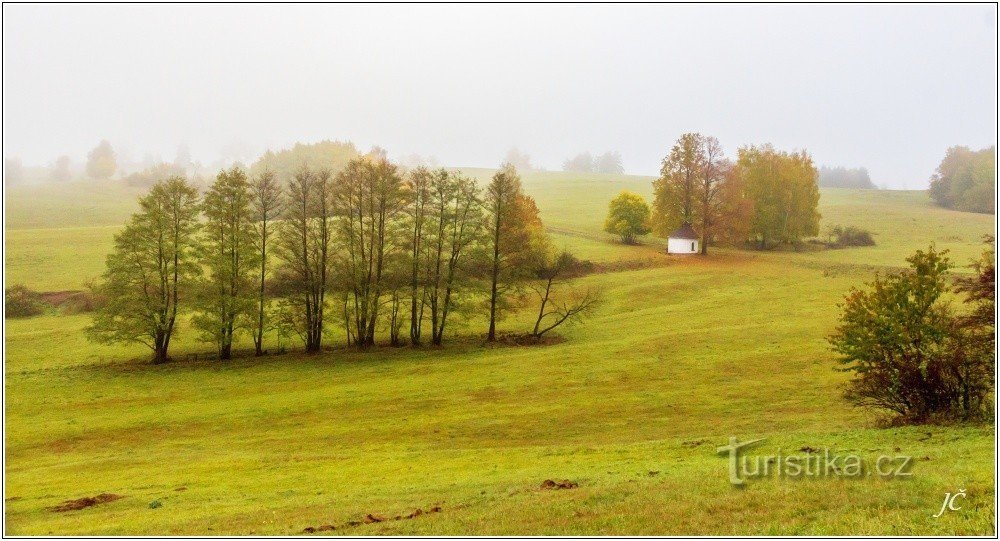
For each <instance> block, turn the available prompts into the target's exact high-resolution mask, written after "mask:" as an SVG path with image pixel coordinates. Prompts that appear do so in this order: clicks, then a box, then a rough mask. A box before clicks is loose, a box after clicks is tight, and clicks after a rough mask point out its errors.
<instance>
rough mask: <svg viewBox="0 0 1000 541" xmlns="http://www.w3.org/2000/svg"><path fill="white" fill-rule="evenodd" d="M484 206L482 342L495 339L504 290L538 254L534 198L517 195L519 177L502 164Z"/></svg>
mask: <svg viewBox="0 0 1000 541" xmlns="http://www.w3.org/2000/svg"><path fill="white" fill-rule="evenodd" d="M484 199H485V201H484V206H485V208H486V213H487V224H488V228H489V231H488V234H489V240H488V241H487V244H488V250H489V254H488V256H487V258H488V260H489V269H488V271H487V274H488V278H489V281H490V324H489V331H488V333H487V335H486V339H487V340H488V341H490V342H492V341H494V340H496V322H497V317H498V316H499V315H500V314H501V313H502V311H503V310H504V308H505V305H506V304H507V301H508V299H507V298H506V293H507V291H508V290H509V289H510V288H511V287H513V286H515V285H516V284H517V283H518V281H519V279H520V278H522V277H523V274H524V273H525V272H527V271H528V269H530V268H531V266H530V261H531V258H532V257H536V256H537V255H538V254H539V253H540V252H539V246H540V244H541V242H540V241H541V239H543V238H544V234H543V232H542V227H541V226H542V222H541V219H540V218H539V217H538V207H537V206H536V205H535V201H534V199H532V198H530V197H528V196H526V195H524V194H523V193H522V192H521V177H520V176H518V174H517V169H516V168H515V167H514V166H513V165H511V164H509V163H508V164H504V165H503V166H502V167H501V168H500V170H499V171H497V172H496V173H495V174H494V175H493V178H492V180H491V181H490V184H489V185H488V186H487V188H486V194H485V198H484Z"/></svg>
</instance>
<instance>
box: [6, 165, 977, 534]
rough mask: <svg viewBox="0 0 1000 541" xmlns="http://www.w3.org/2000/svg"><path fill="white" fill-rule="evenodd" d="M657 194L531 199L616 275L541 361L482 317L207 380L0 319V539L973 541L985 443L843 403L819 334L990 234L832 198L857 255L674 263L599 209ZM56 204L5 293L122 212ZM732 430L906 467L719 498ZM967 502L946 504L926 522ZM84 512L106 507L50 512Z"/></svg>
mask: <svg viewBox="0 0 1000 541" xmlns="http://www.w3.org/2000/svg"><path fill="white" fill-rule="evenodd" d="M468 172H469V173H470V174H472V175H476V176H479V177H482V176H483V175H485V174H487V173H488V172H486V171H485V170H469V171H468ZM650 182H651V179H650V178H647V177H625V178H618V177H613V176H605V175H584V176H581V175H575V174H565V173H539V174H533V175H528V176H526V178H525V179H524V186H525V189H526V191H527V192H528V193H529V194H530V195H532V196H534V197H535V198H536V200H537V202H538V205H539V208H540V209H541V213H542V218H543V220H544V222H545V224H546V226H547V227H549V228H550V230H551V231H552V232H553V234H554V238H555V240H556V242H557V243H559V244H562V245H566V246H567V247H570V248H571V249H573V250H575V251H576V252H577V253H579V254H580V255H581V256H582V257H585V258H588V259H592V260H594V261H604V262H622V263H621V264H620V265H619V266H618V267H614V266H612V267H613V268H622V269H629V268H631V269H634V270H622V271H619V272H606V273H600V274H593V275H590V276H588V277H586V278H584V280H586V281H588V282H589V283H594V284H599V285H600V286H602V287H603V288H604V290H605V291H606V294H607V300H606V302H605V304H604V305H603V306H602V307H601V308H600V309H599V311H598V312H597V313H596V314H595V315H594V316H593V317H591V318H590V319H588V320H587V321H585V322H584V323H582V324H580V325H578V326H575V327H572V328H570V329H568V330H566V331H565V332H564V333H563V337H564V338H565V340H564V341H562V342H559V343H556V344H552V345H546V346H533V347H512V346H509V347H496V348H487V347H484V346H483V345H482V343H481V340H480V338H479V336H480V335H481V333H482V332H483V330H484V329H482V328H481V327H482V325H477V324H476V322H475V321H474V322H473V323H472V324H471V325H470V326H468V327H466V328H463V329H460V330H459V332H460V334H462V335H463V338H461V339H458V340H455V341H452V342H451V343H450V344H447V345H446V346H445V347H443V348H441V349H430V348H427V349H420V350H411V349H409V348H402V349H389V348H379V349H378V350H377V351H374V352H368V353H357V352H353V351H345V350H340V349H335V350H333V351H330V352H327V353H325V354H323V355H320V356H313V357H306V356H302V355H300V354H298V353H287V354H283V355H274V356H269V357H265V358H262V359H237V360H234V361H231V362H227V363H219V362H216V361H207V360H196V359H193V358H191V357H190V354H193V353H198V352H202V353H203V352H205V351H206V347H205V346H204V345H201V344H198V343H196V341H195V336H194V335H193V332H191V331H190V330H189V329H187V328H184V329H182V332H181V334H180V336H179V338H178V343H177V350H176V351H174V356H175V357H176V358H177V362H174V363H170V364H166V365H161V366H150V365H148V364H146V363H145V359H143V358H142V356H143V355H144V354H145V353H144V352H143V351H142V350H141V349H139V348H135V347H108V346H98V345H94V344H91V343H88V342H86V340H85V339H84V337H83V332H82V331H83V328H84V327H85V326H86V325H87V324H88V321H89V319H88V317H87V316H85V315H84V316H67V315H56V314H50V315H45V316H40V317H36V318H31V319H26V320H8V321H7V322H6V332H7V339H6V344H5V345H6V349H7V357H6V365H5V374H6V398H7V404H6V405H7V408H6V426H7V442H6V444H7V462H6V468H7V469H6V485H5V497H6V502H7V516H6V528H7V531H6V532H5V533H6V534H8V535H28V534H81V535H147V534H168V535H171V534H173V535H193V534H204V533H208V534H212V535H246V534H256V535H268V534H270V535H298V534H300V533H303V532H304V531H306V532H307V533H308V530H306V529H307V528H314V529H316V528H319V527H321V526H324V525H330V526H334V527H336V529H333V530H323V531H322V532H321V533H333V534H343V535H372V534H392V535H445V534H458V533H472V534H495V535H513V534H558V535H601V534H606V535H614V534H634V535H664V534H682V533H683V534H717V535H745V534H769V535H794V534H809V535H830V534H863V535H864V534H870V535H910V534H914V533H921V534H941V535H951V534H978V535H992V534H993V533H994V531H995V530H994V528H995V525H994V524H993V523H992V518H991V517H992V515H993V509H992V498H993V492H994V476H993V473H994V458H995V455H994V447H993V442H994V437H995V434H994V431H993V429H992V428H991V427H978V426H971V427H963V426H951V427H913V428H880V427H879V426H878V425H877V423H876V421H877V419H875V418H873V417H872V416H870V415H869V414H867V413H865V412H863V411H861V410H858V409H855V408H852V407H851V406H849V405H848V404H847V403H846V402H845V401H844V400H843V399H842V398H841V396H840V393H841V385H842V383H843V382H844V381H845V377H846V376H845V375H844V374H842V373H839V372H836V371H835V370H834V361H833V355H832V353H831V352H830V351H829V348H828V345H827V343H826V338H825V337H826V336H827V335H829V334H830V332H831V331H832V329H833V327H834V325H835V321H836V318H837V314H838V312H837V307H836V304H837V303H838V302H839V301H840V299H841V298H842V297H843V295H844V293H846V292H847V291H848V290H849V288H850V287H851V286H856V285H860V284H861V283H863V282H864V280H865V279H867V278H868V277H870V276H871V275H872V273H873V272H875V271H877V270H879V269H882V268H885V267H895V266H900V265H902V264H903V263H904V262H903V259H904V258H905V257H906V256H907V255H908V254H909V253H911V252H912V251H913V250H915V249H918V248H923V247H926V246H927V245H928V244H929V243H932V242H933V243H935V244H937V246H939V247H943V248H948V249H950V250H951V251H952V254H953V256H954V258H955V259H956V260H957V261H959V262H961V263H963V264H964V263H965V262H966V261H967V260H968V259H970V258H972V257H973V256H975V255H977V254H978V253H979V251H980V238H981V236H982V235H983V234H986V233H989V232H990V231H992V230H993V228H994V224H995V219H994V217H993V216H986V215H979V214H969V213H962V212H954V211H948V210H944V209H941V208H938V207H936V206H933V205H932V204H931V203H930V200H929V199H928V198H927V196H926V194H925V193H923V192H890V191H861V190H858V191H854V190H823V191H822V196H821V200H820V212H821V213H822V214H823V222H822V226H821V227H822V228H825V227H827V226H830V225H834V224H842V225H859V226H862V227H865V228H867V229H870V230H872V231H873V232H874V233H875V235H876V236H875V239H876V242H877V245H876V246H874V247H870V248H856V249H845V250H829V251H810V252H801V253H796V252H776V253H759V252H745V251H739V250H732V249H726V250H714V251H713V252H712V254H711V255H710V256H709V257H706V258H702V257H688V258H684V257H678V256H667V255H664V254H662V253H661V252H662V250H661V246H660V243H659V242H657V241H656V240H655V239H650V240H649V242H648V243H647V244H646V245H644V246H637V247H626V246H621V245H618V244H614V243H612V242H609V241H608V239H607V238H606V236H605V235H604V234H603V233H601V231H600V229H601V224H602V223H603V220H604V213H605V210H606V205H607V202H608V201H609V200H610V199H611V198H612V197H613V196H614V195H616V194H617V193H618V192H619V191H621V190H623V189H628V190H631V191H635V192H638V193H640V194H642V195H644V196H647V197H649V196H650V194H651V186H650ZM73 190H76V188H75V187H67V190H66V193H61V194H59V195H58V197H57V196H56V195H55V194H50V195H51V197H47V198H46V197H42V196H41V195H40V194H34V193H32V192H30V190H24V191H21V190H18V191H15V190H12V191H10V192H8V202H7V205H8V214H9V216H8V223H7V224H6V227H7V253H6V254H5V257H6V264H7V273H8V275H7V284H8V285H10V284H13V283H24V284H26V285H28V286H30V287H33V288H36V289H39V290H47V291H53V290H63V289H77V288H80V287H82V285H83V284H84V283H85V282H86V281H87V280H88V279H90V278H93V277H96V276H97V275H98V274H99V273H100V271H101V269H102V265H103V257H104V254H105V253H106V252H107V250H108V249H109V248H110V239H111V235H112V233H113V231H114V230H115V229H116V227H117V224H118V223H120V222H121V221H122V220H123V219H124V217H126V216H127V215H128V213H129V212H130V211H131V209H132V208H133V205H134V201H133V200H132V199H129V198H126V197H124V196H125V195H129V196H131V195H132V194H128V193H126V191H125V190H124V189H123V191H122V192H121V193H118V195H109V194H114V193H115V192H110V191H104V190H91V189H83V188H81V189H79V190H77V191H73ZM119 195H120V196H122V197H118V196H119ZM78 207H79V208H84V209H91V210H88V211H86V212H83V211H81V212H77V211H75V210H72V209H77V208H78ZM530 316H531V315H530V314H528V313H523V314H518V315H515V316H514V317H512V318H510V319H508V320H506V321H504V322H503V324H502V328H504V329H523V328H525V327H526V326H527V325H528V319H529V318H530ZM337 340H338V337H337V336H336V335H333V336H331V340H330V342H331V343H336V342H337ZM283 345H284V346H286V347H287V348H288V349H289V350H291V351H294V350H295V349H297V348H298V347H299V345H298V344H296V343H294V342H288V341H286V343H284V344H283ZM244 347H246V344H244ZM731 436H736V437H739V438H740V439H743V440H746V439H753V438H766V440H765V441H764V442H763V443H762V444H761V445H760V446H758V447H756V448H754V452H755V453H759V454H762V455H764V454H776V453H779V452H785V453H798V452H800V450H802V449H821V448H828V449H831V450H835V451H838V452H853V453H859V454H861V455H863V456H864V457H866V458H870V459H872V460H874V457H876V456H879V455H880V454H889V455H893V456H903V455H905V456H911V457H914V461H913V465H912V473H913V475H912V476H911V477H908V478H906V479H880V478H877V477H866V478H861V479H849V478H848V479H845V478H826V477H824V478H808V479H776V478H766V479H756V480H752V481H750V482H749V483H748V484H747V485H746V486H745V488H743V489H737V488H734V487H733V486H731V485H730V484H729V481H728V478H727V461H726V458H725V457H724V456H720V455H718V454H717V453H716V448H717V447H719V446H722V445H725V444H726V442H727V441H728V439H729V438H730V437H731ZM547 479H552V480H557V481H558V480H563V479H567V480H571V481H574V482H576V483H578V485H579V486H578V487H576V488H572V489H567V490H547V489H543V488H541V485H542V483H543V481H545V480H547ZM958 489H965V490H966V491H967V493H968V498H967V500H966V501H965V502H964V506H963V508H962V510H961V511H956V512H953V513H950V514H947V515H944V516H942V517H941V518H939V519H934V518H932V517H931V515H933V514H934V513H936V512H937V511H938V509H939V508H940V505H941V500H942V498H943V496H944V494H945V493H946V492H953V491H956V490H958ZM101 493H109V494H116V495H121V496H123V497H122V498H121V499H118V500H116V501H113V502H110V503H105V504H101V505H97V506H93V507H90V508H87V509H83V510H80V511H71V512H54V511H52V510H51V508H52V507H53V506H56V505H58V504H60V503H61V502H63V501H65V500H70V499H76V498H81V497H86V496H95V495H98V494H101ZM154 501H155V502H159V506H153V505H151V503H152V502H154ZM435 508H438V509H437V510H434V509H435ZM415 509H421V510H422V511H424V512H422V513H421V514H420V515H419V516H415V517H413V518H405V517H406V516H407V515H409V514H411V513H413V512H414V510H415ZM367 515H372V516H373V517H374V518H386V519H388V520H384V521H377V520H368V521H367V522H368V523H366V516H367ZM396 516H400V519H399V520H395V517H396Z"/></svg>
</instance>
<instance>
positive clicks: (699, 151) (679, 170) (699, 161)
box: [653, 133, 705, 237]
mask: <svg viewBox="0 0 1000 541" xmlns="http://www.w3.org/2000/svg"><path fill="white" fill-rule="evenodd" d="M704 168H705V140H704V137H702V136H701V134H697V133H685V134H684V135H681V137H680V138H679V139H678V140H677V143H675V144H674V146H673V148H672V149H670V154H668V155H667V157H666V158H664V159H663V165H662V167H661V168H660V177H659V178H658V179H656V180H655V181H653V194H654V196H653V230H654V231H656V232H657V234H659V235H660V236H664V237H665V236H667V235H668V234H670V232H671V231H673V230H674V229H676V228H678V227H680V226H681V225H682V224H685V223H687V224H694V223H695V222H696V219H697V218H698V214H697V212H698V206H697V202H698V186H699V185H700V184H701V181H702V175H703V174H704Z"/></svg>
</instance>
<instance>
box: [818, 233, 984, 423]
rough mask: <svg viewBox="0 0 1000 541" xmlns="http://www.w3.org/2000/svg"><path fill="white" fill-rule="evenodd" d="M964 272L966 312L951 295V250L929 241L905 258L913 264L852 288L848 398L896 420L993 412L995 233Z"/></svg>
mask: <svg viewBox="0 0 1000 541" xmlns="http://www.w3.org/2000/svg"><path fill="white" fill-rule="evenodd" d="M987 244H988V248H987V249H986V251H985V252H984V253H983V255H982V257H981V258H980V259H979V260H978V261H976V262H974V263H973V269H974V270H975V273H974V274H973V275H972V276H969V277H963V278H960V279H959V280H958V281H957V282H958V287H957V292H958V293H959V294H964V296H965V299H964V300H965V303H966V304H967V305H968V310H966V311H964V313H963V312H959V311H956V310H955V309H954V308H953V307H952V305H951V304H950V303H949V302H948V300H947V297H946V295H947V293H948V292H949V291H950V290H952V284H951V282H950V280H949V276H948V275H949V271H950V269H951V268H952V263H951V261H950V260H949V259H948V257H947V255H946V254H947V250H944V251H938V250H936V249H935V248H934V247H933V246H931V247H930V248H929V249H928V250H927V251H917V252H916V253H915V254H913V255H912V256H910V257H909V258H908V259H907V262H908V263H909V264H910V268H909V269H907V270H905V271H901V272H897V273H894V274H889V275H886V276H877V277H876V278H875V280H874V281H872V282H871V283H869V284H868V285H867V288H865V289H852V290H851V292H850V293H849V294H848V295H847V297H846V299H845V301H844V304H843V314H842V316H841V319H840V325H839V326H838V327H837V331H836V333H835V334H834V335H833V336H831V337H830V343H831V345H832V346H833V349H834V351H835V352H837V353H838V354H840V359H839V362H840V364H841V366H842V368H841V370H843V371H846V372H850V373H851V374H853V376H854V378H853V379H852V380H851V381H850V383H849V384H848V388H847V392H846V397H847V398H848V399H849V400H850V401H852V402H854V403H855V404H857V405H860V406H864V407H869V408H873V409H876V410H882V411H888V412H891V413H893V414H894V415H895V418H896V421H898V422H910V423H919V422H927V421H937V420H946V419H962V420H969V419H977V418H981V417H983V416H985V415H987V414H988V411H989V409H990V404H989V403H988V402H989V397H990V393H992V392H993V375H994V370H995V366H996V357H995V345H996V337H995V336H996V328H995V324H994V317H995V314H996V306H995V304H994V297H995V292H996V281H995V280H996V279H995V269H994V263H993V262H994V255H993V254H994V250H993V238H991V237H990V238H987Z"/></svg>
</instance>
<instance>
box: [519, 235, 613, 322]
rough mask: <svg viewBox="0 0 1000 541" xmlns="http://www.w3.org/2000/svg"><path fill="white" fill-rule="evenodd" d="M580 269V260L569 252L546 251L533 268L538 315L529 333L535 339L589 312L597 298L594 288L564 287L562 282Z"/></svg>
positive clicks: (598, 291) (598, 297)
mask: <svg viewBox="0 0 1000 541" xmlns="http://www.w3.org/2000/svg"><path fill="white" fill-rule="evenodd" d="M581 271H582V264H581V262H580V261H579V260H578V259H577V258H575V257H574V256H573V255H572V254H570V253H569V252H566V251H564V252H562V253H560V254H554V255H553V254H547V255H546V256H545V258H544V259H542V260H541V262H540V264H539V266H538V267H537V268H536V271H535V273H536V277H537V278H538V280H539V283H538V284H537V285H535V286H533V287H532V289H533V290H534V292H535V294H536V295H537V296H538V301H539V303H538V304H539V306H538V317H537V318H535V326H534V328H533V329H532V331H531V335H532V336H533V337H535V338H536V339H538V338H541V337H542V335H544V334H545V333H547V332H549V331H551V330H552V329H555V328H556V327H558V326H560V325H562V324H564V323H570V322H573V321H576V320H579V319H581V318H583V317H585V316H586V315H587V314H588V313H589V312H591V311H592V310H593V309H594V308H595V307H596V306H597V304H598V303H599V302H600V300H601V292H600V290H598V289H594V288H585V289H583V290H569V291H562V290H563V289H566V286H565V283H566V282H567V281H568V280H569V279H571V278H573V277H575V276H578V275H579V274H580V273H581Z"/></svg>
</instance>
